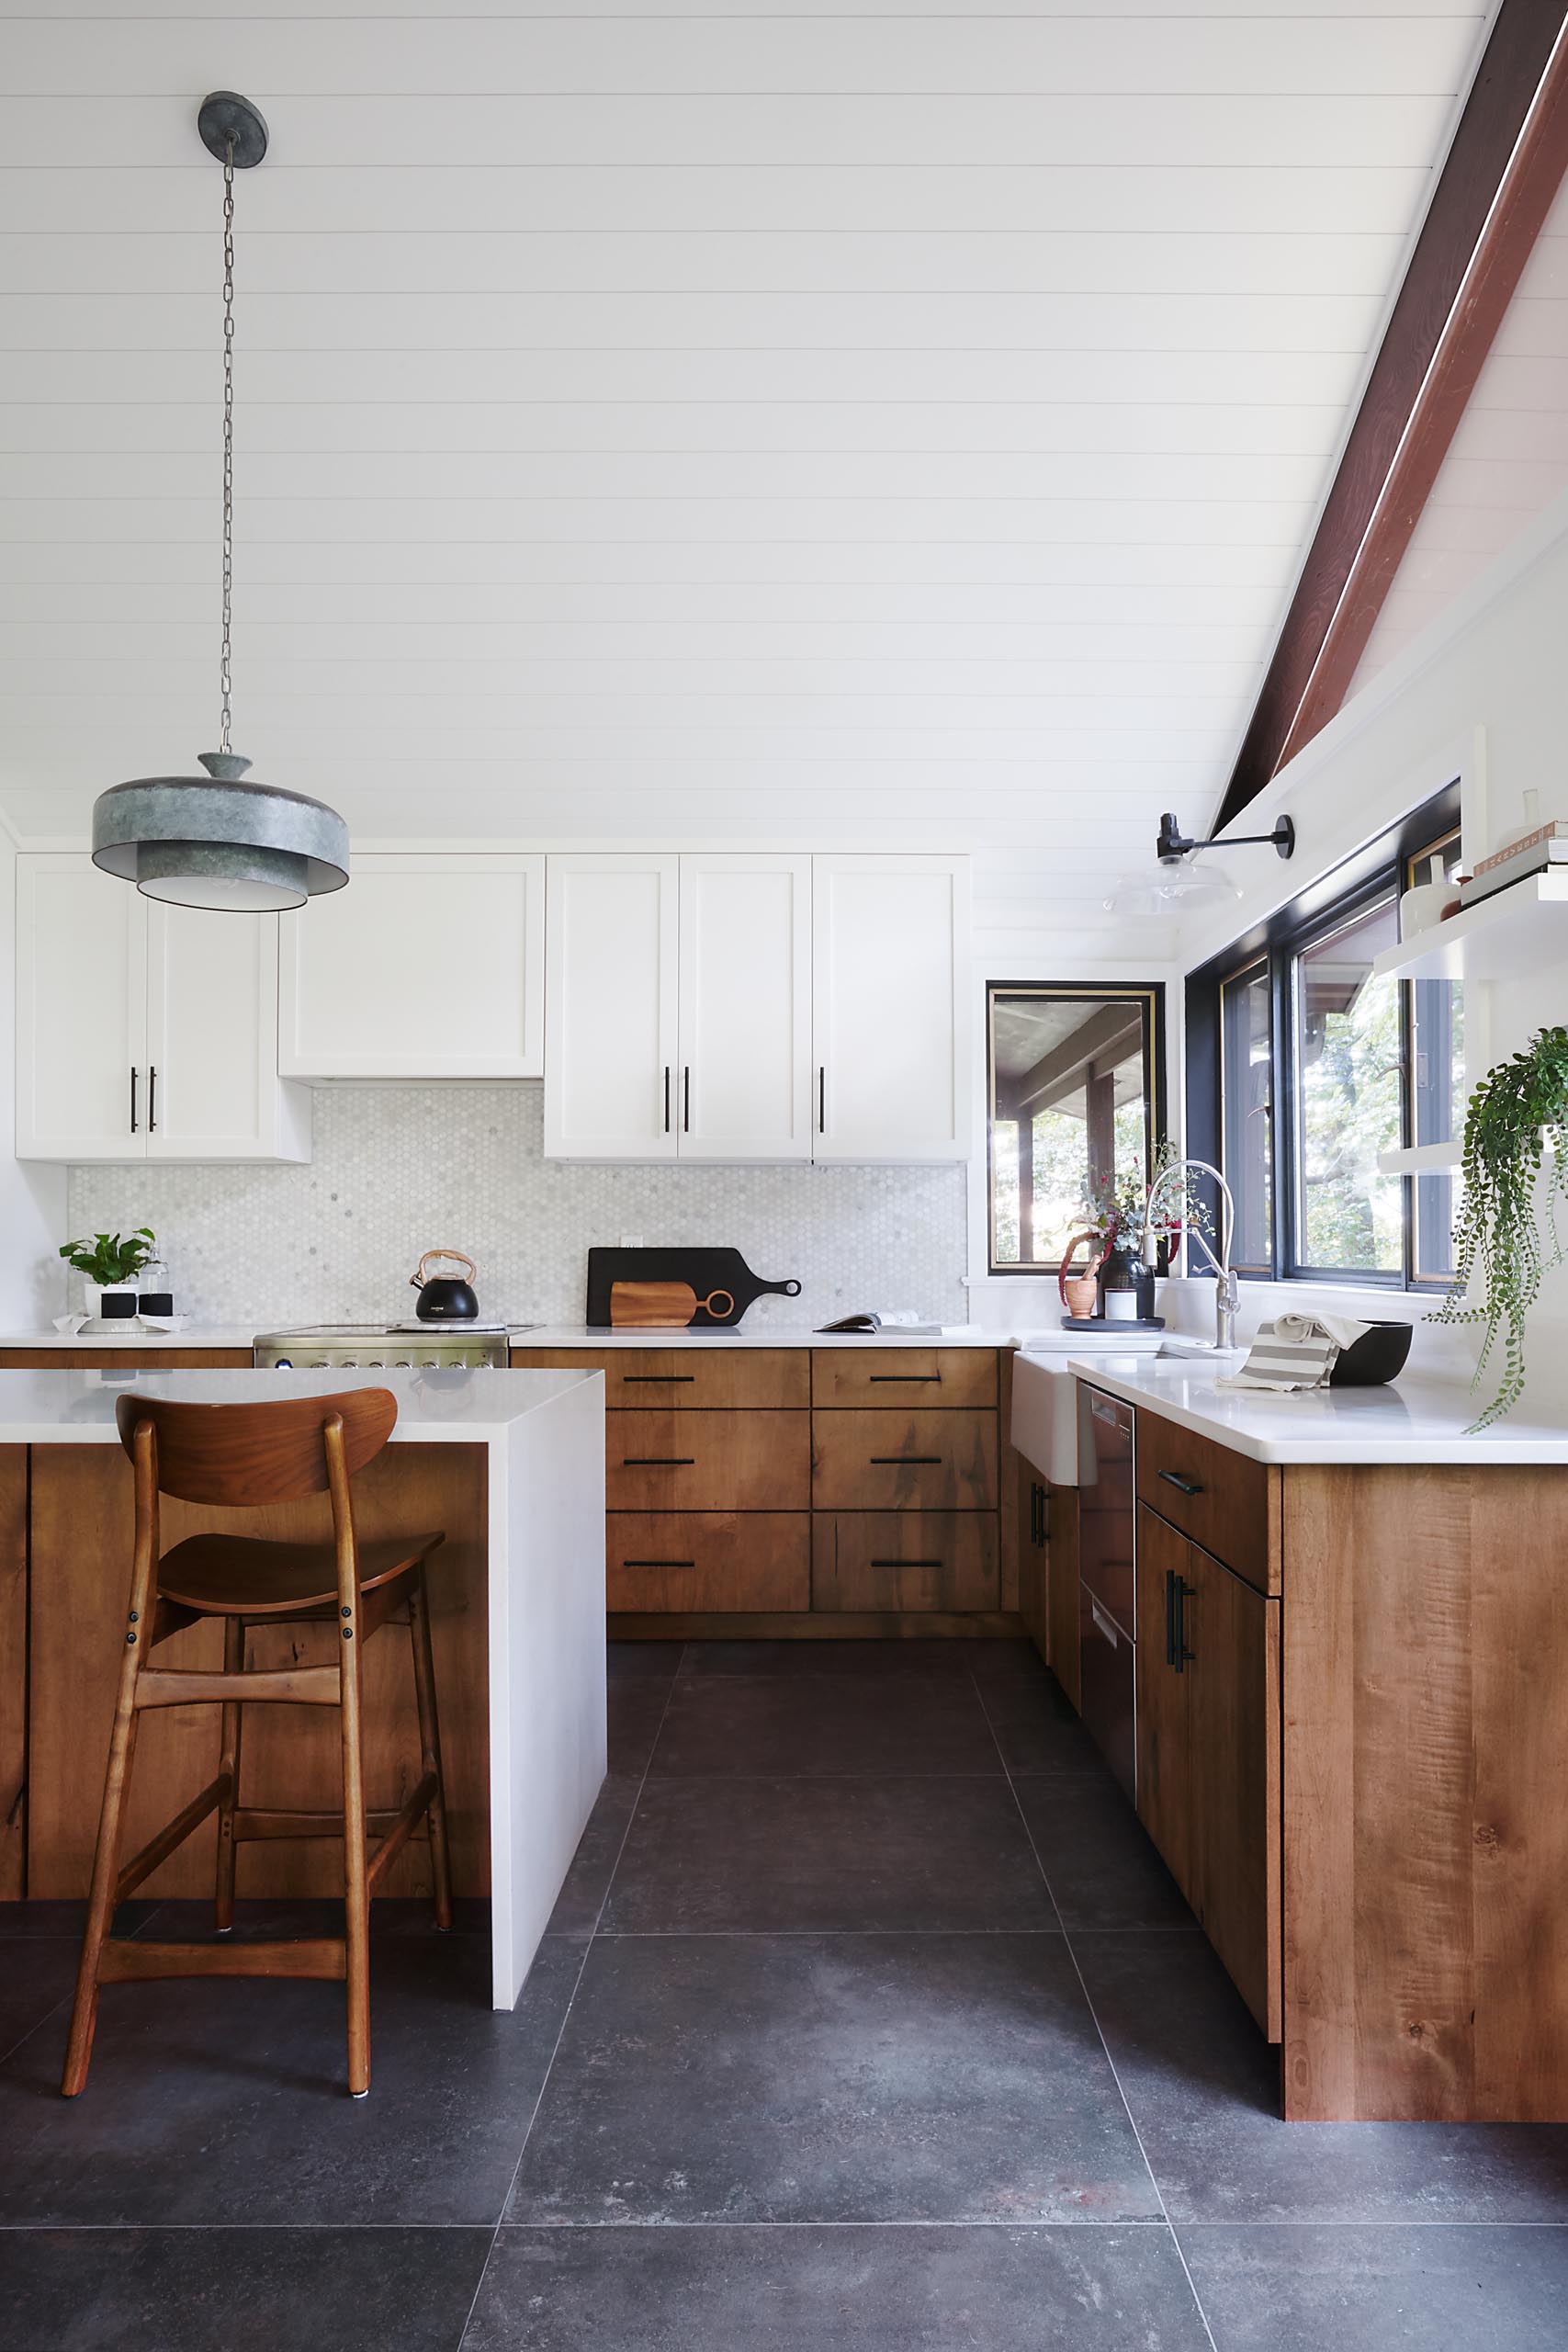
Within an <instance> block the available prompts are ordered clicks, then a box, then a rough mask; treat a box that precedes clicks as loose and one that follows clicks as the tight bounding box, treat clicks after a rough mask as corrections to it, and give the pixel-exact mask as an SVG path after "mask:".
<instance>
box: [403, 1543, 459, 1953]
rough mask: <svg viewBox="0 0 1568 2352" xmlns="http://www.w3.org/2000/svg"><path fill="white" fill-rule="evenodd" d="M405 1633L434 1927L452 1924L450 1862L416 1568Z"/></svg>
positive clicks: (426, 1628)
mask: <svg viewBox="0 0 1568 2352" xmlns="http://www.w3.org/2000/svg"><path fill="white" fill-rule="evenodd" d="M409 1634H410V1638H411V1640H412V1645H413V1691H414V1699H415V1702H416V1703H417V1705H418V1708H419V1745H420V1767H419V1769H420V1774H421V1777H422V1778H423V1776H424V1775H425V1774H426V1773H432V1774H434V1780H435V1794H434V1796H433V1797H432V1798H431V1800H430V1805H429V1811H428V1816H427V1817H428V1819H429V1823H430V1874H431V1883H432V1887H433V1890H434V1895H435V1924H436V1926H437V1927H438V1928H449V1927H450V1926H451V1925H452V1862H451V1857H450V1854H449V1851H448V1849H447V1844H446V1781H445V1780H444V1779H443V1777H442V1771H441V1725H440V1724H439V1722H438V1721H437V1718H436V1713H435V1662H434V1658H433V1657H432V1656H431V1651H430V1602H429V1600H428V1597H427V1596H426V1593H425V1589H424V1570H423V1568H419V1569H416V1571H415V1573H414V1576H413V1579H412V1583H411V1584H410V1586H409Z"/></svg>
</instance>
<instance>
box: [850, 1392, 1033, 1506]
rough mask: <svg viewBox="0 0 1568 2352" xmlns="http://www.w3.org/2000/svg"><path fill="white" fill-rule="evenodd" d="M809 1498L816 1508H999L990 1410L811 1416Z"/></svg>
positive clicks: (993, 1419)
mask: <svg viewBox="0 0 1568 2352" xmlns="http://www.w3.org/2000/svg"><path fill="white" fill-rule="evenodd" d="M811 1456H812V1481H811V1500H812V1504H813V1507H814V1508H815V1509H816V1510H917V1511H928V1510H987V1511H994V1510H996V1508H997V1417H996V1415H995V1413H994V1412H990V1413H987V1412H972V1411H968V1410H965V1409H963V1408H960V1409H957V1410H953V1409H951V1408H941V1407H938V1408H926V1407H923V1406H922V1407H917V1408H913V1409H909V1410H906V1409H902V1408H898V1409H894V1410H891V1411H889V1410H886V1409H876V1410H866V1411H858V1410H854V1409H851V1410H848V1411H839V1412H816V1413H813V1414H812V1417H811Z"/></svg>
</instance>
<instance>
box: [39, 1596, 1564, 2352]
mask: <svg viewBox="0 0 1568 2352" xmlns="http://www.w3.org/2000/svg"><path fill="white" fill-rule="evenodd" d="M611 1704H612V1715H613V1722H612V1758H611V1768H612V1769H611V1778H610V1780H609V1781H607V1782H606V1784H605V1788H604V1793H603V1795H602V1797H601V1799H600V1803H599V1806H598V1809H597V1811H596V1813H595V1815H594V1818H593V1821H592V1825H591V1826H590V1829H589V1832H588V1835H587V1836H586V1837H585V1838H584V1839H583V1842H582V1846H581V1849H580V1851H579V1854H578V1857H577V1860H576V1862H575V1864H574V1866H573V1869H572V1872H571V1876H570V1881H569V1883H568V1885H567V1887H566V1889H565V1891H564V1892H563V1894H562V1896H561V1900H560V1903H559V1905H558V1909H557V1913H556V1917H555V1918H554V1920H553V1921H552V1923H551V1931H550V1934H549V1936H548V1937H547V1940H546V1942H545V1945H544V1947H543V1948H542V1950H541V1952H540V1955H539V1958H538V1960H537V1962H536V1965H535V1968H534V1971H533V1973H532V1975H531V1976H530V1978H529V1981H528V1984H527V1986H526V1987H525V1993H524V1997H523V2000H522V2002H521V2003H520V2005H519V2007H518V2009H517V2011H516V2013H515V2014H514V2015H513V2016H511V2017H497V2016H495V2015H494V2014H493V2013H492V2012H491V2010H490V2009H489V2008H488V2007H486V1996H487V1968H486V1959H487V1951H486V1942H485V1935H486V1925H487V1923H486V1920H485V1917H484V1913H483V1909H482V1906H479V1905H464V1906H460V1912H459V1918H458V1924H457V1932H456V1933H455V1934H454V1935H452V1936H449V1937H438V1936H436V1935H435V1934H434V1930H433V1929H432V1928H431V1926H430V1923H429V1920H428V1917H427V1916H426V1914H425V1912H424V1910H423V1906H420V1905H384V1906H379V1907H378V1911H377V1914H376V1921H375V1927H374V1931H373V1946H374V1986H373V2026H374V2038H375V2052H376V2068H375V2080H374V2086H373V2088H372V2091H371V2095H370V2097H369V2098H367V2099H366V2100H364V2101H363V2102H360V2103H357V2104H356V2103H355V2102H352V2101H350V2100H349V2099H347V2098H345V2097H344V2093H343V2090H342V2006H341V1994H340V1993H339V1992H338V1991H337V1989H336V1988H334V1987H333V1986H329V1985H285V1984H247V1983H244V1982H243V1981H237V1982H231V1983H225V1982H216V1983H200V1982H197V1983H190V1984H179V1983H173V1984H163V1985H151V1986H126V1987H123V1988H113V1989H111V1990H110V1991H108V1992H107V1993H106V1995H105V1996H104V2005H103V2015H102V2022H101V2025H100V2029H99V2035H98V2047H97V2051H96V2056H95V2060H94V2066H93V2073H92V2077H91V2079H90V2082H89V2084H88V2087H87V2091H86V2093H85V2096H84V2097H83V2098H81V2099H79V2100H78V2101H76V2102H75V2103H74V2104H73V2105H69V2106H68V2105H66V2104H65V2103H63V2102H62V2100H61V2099H60V2098H59V2097H58V2095H57V2087H56V2086H57V2083H58V2075H59V2066H60V2059H61V2052H62V2044H63V2039H64V2030H65V2016H66V2008H67V2006H68V2001H69V1990H70V1983H71V1975H72V1970H73V1962H74V1942H73V1937H74V1933H75V1929H76V1924H77V1923H76V1915H75V1913H74V1911H73V1909H72V1908H71V1907H70V1906H57V1905H11V1906H0V2345H3V2346H5V2347H6V2352H99V2347H104V2352H107V2347H110V2346H113V2347H115V2352H249V2347H250V2346H263V2345H265V2346H267V2347H268V2352H289V2347H292V2346H301V2347H302V2346H310V2347H312V2352H314V2347H315V2346H324V2347H330V2352H361V2347H364V2352H370V2347H372V2346H374V2347H377V2352H457V2347H458V2346H462V2347H463V2352H581V2347H595V2352H598V2347H604V2352H675V2347H679V2352H732V2347H739V2346H740V2345H742V2344H745V2345H748V2346H756V2347H758V2352H838V2347H842V2352H1043V2347H1047V2346H1056V2345H1067V2344H1071V2345H1073V2346H1081V2347H1083V2352H1205V2347H1206V2352H1298V2347H1300V2348H1301V2352H1306V2348H1307V2347H1309V2346H1310V2347H1311V2352H1318V2347H1320V2346H1324V2345H1332V2346H1335V2347H1337V2352H1374V2347H1375V2352H1390V2348H1391V2347H1404V2346H1416V2347H1422V2352H1522V2348H1523V2347H1526V2346H1529V2347H1530V2352H1537V2347H1540V2346H1544V2345H1546V2344H1550V2343H1552V2342H1555V2341H1558V2340H1560V2339H1561V2336H1562V2318H1561V2314H1562V2310H1563V2308H1564V2306H1565V2303H1568V2130H1562V2131H1556V2130H1542V2129H1524V2128H1513V2129H1491V2130H1486V2129H1479V2128H1478V2129H1474V2130H1469V2129H1466V2130H1452V2129H1449V2130H1445V2129H1441V2128H1438V2127H1435V2126H1428V2127H1422V2126H1416V2125H1371V2124H1360V2125H1317V2126H1295V2127H1291V2128H1287V2127H1286V2126H1285V2125H1283V2124H1281V2123H1280V2122H1279V2121H1278V2120H1276V2116H1275V2112H1274V2108H1275V2088H1276V2076H1277V2064H1276V2061H1275V2059H1274V2058H1273V2056H1272V2055H1271V2054H1270V2052H1269V2051H1268V2049H1267V2048H1266V2047H1265V2045H1264V2044H1263V2043H1262V2041H1260V2040H1259V2038H1258V2033H1257V2031H1256V2030H1255V2029H1254V2027H1253V2025H1252V2022H1251V2020H1250V2018H1248V2017H1247V2014H1246V2012H1245V2010H1244V2009H1243V2008H1242V2007H1241V2004H1240V2002H1239V2001H1238V2000H1237V1998H1236V1996H1235V1994H1234V1993H1233V1991H1232V1990H1231V1987H1230V1985H1229V1984H1228V1982H1227V1980H1226V1979H1225V1977H1224V1973H1223V1972H1222V1971H1221V1970H1220V1968H1219V1966H1218V1964H1217V1963H1216V1962H1215V1961H1214V1959H1213V1955H1212V1953H1211V1952H1210V1951H1209V1948H1208V1945H1207V1943H1206V1942H1205V1941H1204V1939H1203V1938H1202V1937H1201V1934H1200V1933H1199V1932H1198V1931H1197V1929H1196V1927H1195V1925H1194V1923H1193V1921H1192V1920H1191V1918H1190V1915H1189V1914H1188V1913H1187V1911H1186V1909H1185V1908H1184V1906H1183V1905H1182V1904H1181V1902H1180V1899H1179V1896H1178V1895H1177V1894H1176V1891H1175V1889H1174V1888H1173V1887H1172V1885H1171V1883H1170V1881H1169V1879H1168V1877H1167V1875H1166V1873H1165V1871H1164V1870H1163V1868H1162V1867H1161V1865H1160V1863H1159V1860H1158V1859H1157V1857H1156V1855H1155V1853H1154V1851H1153V1849H1152V1848H1151V1847H1150V1846H1149V1845H1148V1843H1147V1841H1146V1840H1145V1838H1144V1836H1143V1833H1142V1831H1141V1830H1140V1829H1139V1828H1138V1826H1137V1824H1136V1822H1135V1820H1134V1818H1133V1816H1132V1815H1131V1813H1130V1812H1129V1810H1128V1808H1127V1807H1126V1805H1125V1804H1124V1803H1123V1802H1122V1798H1121V1796H1120V1794H1119V1793H1118V1792H1117V1791H1116V1790H1115V1789H1114V1787H1113V1786H1112V1784H1111V1781H1109V1779H1108V1777H1107V1775H1106V1774H1105V1773H1104V1772H1103V1771H1102V1770H1101V1768H1100V1763H1099V1761H1098V1758H1096V1756H1095V1754H1094V1752H1093V1750H1092V1748H1091V1747H1089V1743H1088V1741H1087V1739H1086V1738H1085V1736H1084V1734H1083V1732H1082V1729H1081V1727H1080V1726H1079V1724H1078V1723H1077V1718H1076V1717H1075V1716H1074V1715H1073V1713H1072V1711H1071V1710H1070V1708H1068V1707H1067V1706H1066V1704H1065V1703H1064V1702H1063V1701H1062V1699H1061V1697H1060V1694H1059V1693H1058V1692H1057V1691H1056V1688H1055V1684H1054V1683H1053V1682H1052V1681H1051V1680H1050V1679H1049V1678H1048V1677H1047V1676H1046V1675H1045V1674H1044V1672H1043V1669H1042V1668H1040V1667H1039V1666H1038V1665H1037V1663H1036V1662H1035V1660H1034V1658H1033V1656H1032V1652H1030V1651H1029V1650H1028V1649H1026V1648H1025V1647H1024V1646H1023V1645H1012V1644H1007V1643H997V1644H992V1643H965V1644H958V1643H954V1644H924V1643H919V1644H917V1643H904V1644H891V1645H877V1644H847V1643H846V1644H839V1645H831V1646H825V1645H817V1644H804V1643H803V1644H795V1645H778V1646H776V1647H774V1646H769V1645H750V1644H745V1643H724V1644H712V1645H703V1646H696V1645H693V1646H692V1647H690V1648H687V1649H685V1650H682V1649H681V1648H680V1647H679V1646H674V1645H671V1646H657V1647H655V1646H649V1647H645V1648H641V1649H637V1650H620V1651H617V1652H615V1654H614V1656H613V1659H612V1687H611ZM206 1917H207V1914H206V1911H205V1907H204V1906H198V1905H188V1906H186V1905H174V1904H164V1905H156V1904H152V1903H144V1904H141V1905H128V1906H127V1914H126V1920H125V1923H124V1925H125V1931H126V1932H136V1933H141V1932H145V1931H147V1930H148V1928H150V1927H152V1923H154V1922H155V1923H156V1925H155V1927H152V1931H153V1932H164V1933H180V1934H186V1933H191V1932H197V1933H201V1932H206V1931H207V1929H206V1927H205V1925H204V1922H205V1920H206ZM319 1917H321V1912H320V1909H319V1907H318V1906H310V1905H261V1904H258V1905H250V1906H245V1916H244V1917H243V1921H242V1926H241V1932H243V1933H249V1934H267V1933H270V1934H276V1933H278V1932H280V1931H281V1932H287V1931H289V1930H290V1929H291V1928H309V1927H310V1926H311V1925H312V1924H314V1922H315V1920H316V1919H317V1918H319Z"/></svg>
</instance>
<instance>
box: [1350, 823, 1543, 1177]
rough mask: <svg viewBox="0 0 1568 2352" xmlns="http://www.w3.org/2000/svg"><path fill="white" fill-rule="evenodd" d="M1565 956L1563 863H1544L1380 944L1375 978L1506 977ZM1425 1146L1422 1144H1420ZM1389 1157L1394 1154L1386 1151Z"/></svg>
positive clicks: (1449, 978)
mask: <svg viewBox="0 0 1568 2352" xmlns="http://www.w3.org/2000/svg"><path fill="white" fill-rule="evenodd" d="M1558 956H1568V867H1564V866H1561V865H1558V866H1548V867H1547V869H1546V871H1545V872H1544V873H1542V874H1532V875H1530V876H1529V878H1528V879H1527V880H1525V881H1523V882H1515V883H1511V884H1510V885H1509V887H1508V888H1507V889H1506V890H1498V891H1496V892H1495V893H1494V895H1493V896H1492V897H1491V898H1490V899H1482V901H1481V903H1480V905H1479V906H1474V907H1467V908H1466V909H1465V910H1464V912H1463V914H1461V915H1452V916H1450V919H1449V921H1448V922H1440V923H1435V924H1434V925H1433V926H1432V928H1431V930H1430V931H1423V932H1419V933H1417V934H1416V937H1415V938H1414V939H1402V940H1401V941H1400V942H1399V944H1398V945H1397V946H1395V947H1385V948H1384V950H1383V952H1382V955H1381V956H1379V957H1378V958H1377V960H1376V962H1375V963H1374V964H1373V966H1372V978H1373V979H1375V980H1505V979H1510V978H1515V977H1516V976H1517V975H1518V974H1521V973H1526V972H1529V970H1530V969H1531V968H1532V967H1534V966H1535V965H1537V964H1540V963H1545V962H1550V961H1551V960H1552V959H1553V958H1555V957H1558ZM1424 1148H1427V1147H1424ZM1385 1156H1388V1157H1392V1156H1393V1155H1385Z"/></svg>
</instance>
